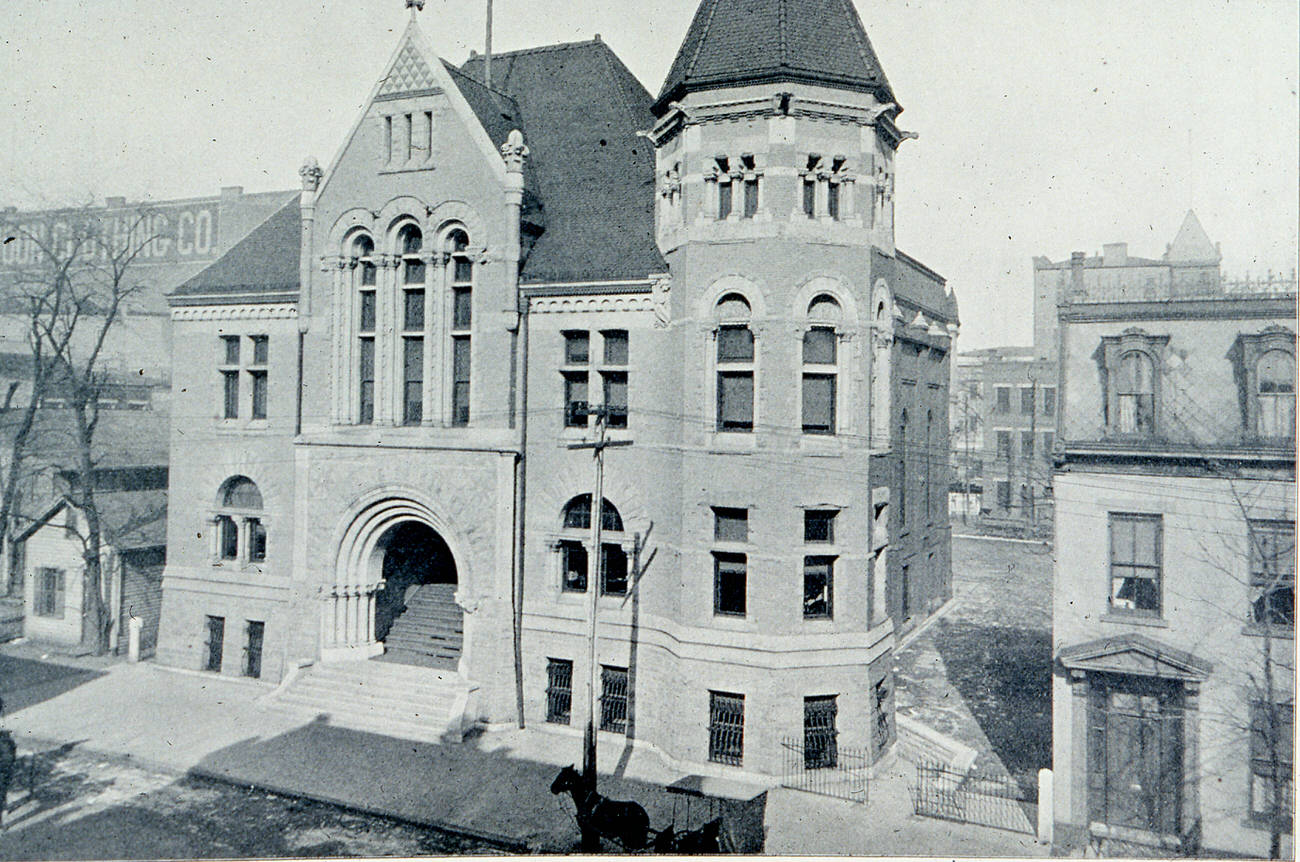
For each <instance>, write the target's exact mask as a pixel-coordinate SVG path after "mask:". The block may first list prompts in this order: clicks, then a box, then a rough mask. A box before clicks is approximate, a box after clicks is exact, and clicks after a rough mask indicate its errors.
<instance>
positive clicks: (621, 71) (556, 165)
mask: <svg viewBox="0 0 1300 862" xmlns="http://www.w3.org/2000/svg"><path fill="white" fill-rule="evenodd" d="M461 72H462V73H464V74H462V75H460V76H453V77H454V79H455V80H456V82H457V84H458V85H460V86H461V91H462V92H463V93H465V97H466V99H467V100H468V101H469V102H470V105H471V106H472V107H474V106H475V100H474V98H471V96H470V93H471V92H472V91H473V89H474V87H473V86H471V87H467V86H466V84H465V76H469V77H470V79H472V82H473V84H474V85H476V86H477V88H479V89H482V90H485V91H486V88H485V87H483V85H482V84H481V83H480V82H481V81H482V76H483V58H482V57H471V58H470V59H469V60H468V61H467V62H466V63H465V64H464V65H463V66H461ZM492 84H493V89H494V90H495V91H498V92H499V93H500V94H503V95H505V96H508V97H509V99H510V100H511V102H512V103H513V104H514V105H515V106H516V107H517V109H518V112H519V120H520V121H521V122H520V124H519V128H520V130H521V131H522V132H523V133H524V142H525V143H526V144H527V145H528V148H529V151H530V155H529V158H528V161H527V162H526V164H527V165H529V167H530V168H531V170H532V172H533V174H532V180H533V181H534V182H535V184H536V194H537V197H538V199H539V203H540V208H541V214H542V215H543V217H544V220H545V229H544V230H543V231H542V233H541V236H539V237H538V238H537V240H536V243H535V244H534V245H533V247H532V248H531V249H530V250H528V249H526V250H525V258H524V261H523V266H522V269H521V271H520V280H521V282H524V283H537V282H550V281H591V280H614V279H620V278H645V277H646V276H647V275H649V274H650V273H657V272H667V270H668V265H667V264H666V263H665V262H664V259H663V257H662V255H660V253H659V248H658V246H657V245H656V244H655V239H654V148H653V147H652V146H651V144H650V142H649V141H647V140H645V139H644V138H641V137H638V136H637V131H639V130H642V129H649V128H650V127H651V126H652V125H653V124H654V115H653V114H652V113H651V110H650V105H651V102H652V98H651V96H650V93H649V92H647V91H646V89H645V87H643V86H641V83H640V82H639V81H637V79H636V78H635V77H634V76H633V75H632V73H631V72H630V71H628V69H627V67H626V66H624V65H623V63H622V61H621V60H619V59H618V57H617V56H616V55H615V54H614V52H613V51H611V50H610V49H609V47H608V46H607V45H605V44H604V43H603V42H601V41H599V40H592V41H590V42H570V43H565V44H560V45H548V46H545V47H542V48H532V49H528V50H524V51H512V52H509V53H504V54H499V55H498V54H494V55H493V56H492ZM489 92H490V91H489ZM480 101H481V100H480ZM475 112H476V113H478V114H479V116H480V118H482V116H483V114H482V113H481V112H480V110H479V108H478V107H475ZM505 131H506V132H507V133H508V132H509V129H506V130H505ZM488 133H489V134H490V135H492V138H493V141H494V142H495V143H498V144H500V143H503V142H504V141H505V135H504V134H500V132H499V131H494V129H493V128H492V127H491V126H488ZM528 179H529V177H527V176H526V177H525V180H526V181H527V180H528Z"/></svg>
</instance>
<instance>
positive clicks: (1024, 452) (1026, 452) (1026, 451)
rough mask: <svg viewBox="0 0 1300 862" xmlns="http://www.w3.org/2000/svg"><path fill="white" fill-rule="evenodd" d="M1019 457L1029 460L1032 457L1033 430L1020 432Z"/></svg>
mask: <svg viewBox="0 0 1300 862" xmlns="http://www.w3.org/2000/svg"><path fill="white" fill-rule="evenodd" d="M1020 457H1021V458H1022V459H1023V460H1025V461H1029V460H1031V459H1032V458H1033V457H1034V432H1033V431H1021V432H1020Z"/></svg>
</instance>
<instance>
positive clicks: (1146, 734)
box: [1088, 674, 1183, 836]
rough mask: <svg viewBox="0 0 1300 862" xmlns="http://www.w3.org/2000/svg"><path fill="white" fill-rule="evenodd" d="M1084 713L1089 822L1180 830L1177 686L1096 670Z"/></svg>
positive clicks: (1163, 831)
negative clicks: (1086, 728)
mask: <svg viewBox="0 0 1300 862" xmlns="http://www.w3.org/2000/svg"><path fill="white" fill-rule="evenodd" d="M1095 677H1096V678H1095V679H1093V680H1091V691H1090V702H1089V710H1088V712H1089V715H1088V816H1089V819H1090V820H1091V821H1093V822H1098V823H1104V824H1106V825H1108V826H1123V827H1128V828H1132V829H1140V830H1143V831H1147V832H1153V833H1158V834H1162V835H1171V836H1176V835H1179V834H1180V829H1179V826H1180V819H1181V818H1180V811H1181V806H1182V784H1183V704H1182V685H1181V683H1176V682H1172V681H1169V680H1159V679H1148V678H1143V677H1125V676H1117V675H1110V674H1097V675H1095Z"/></svg>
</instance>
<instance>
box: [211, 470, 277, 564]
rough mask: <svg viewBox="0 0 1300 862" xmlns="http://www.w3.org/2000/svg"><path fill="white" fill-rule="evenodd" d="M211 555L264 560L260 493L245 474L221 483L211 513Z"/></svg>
mask: <svg viewBox="0 0 1300 862" xmlns="http://www.w3.org/2000/svg"><path fill="white" fill-rule="evenodd" d="M212 522H213V527H214V531H213V532H214V548H213V551H214V554H213V555H214V556H215V557H216V558H217V559H218V560H228V561H232V562H244V563H260V562H262V561H264V560H265V559H266V526H265V524H264V522H263V520H262V494H261V492H260V491H258V490H257V485H256V484H254V483H253V480H251V479H249V478H248V477H247V476H232V477H231V478H229V479H227V480H226V481H225V482H223V483H222V485H221V489H220V491H219V492H218V494H217V509H216V512H215V513H214V514H213V519H212Z"/></svg>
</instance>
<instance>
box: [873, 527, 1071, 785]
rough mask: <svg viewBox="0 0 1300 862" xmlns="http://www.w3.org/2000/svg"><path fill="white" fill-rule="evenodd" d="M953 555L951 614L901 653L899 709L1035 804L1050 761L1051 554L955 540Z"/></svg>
mask: <svg viewBox="0 0 1300 862" xmlns="http://www.w3.org/2000/svg"><path fill="white" fill-rule="evenodd" d="M952 553H953V563H952V567H953V595H954V598H953V601H952V603H951V605H950V606H949V607H948V609H947V610H946V612H945V613H944V614H943V615H942V616H941V617H939V618H938V619H935V620H933V621H932V622H931V623H930V624H929V625H928V626H927V627H926V628H925V629H924V630H923V631H922V632H921V633H920V635H919V636H917V637H916V638H915V640H913V641H911V642H910V643H908V644H907V645H906V646H905V647H904V648H903V649H901V650H900V651H899V652H898V654H897V658H896V666H897V668H898V692H897V708H898V711H899V712H900V713H902V714H905V715H907V716H909V717H911V718H914V719H916V720H918V721H920V722H921V723H922V724H925V725H926V726H928V727H930V728H933V729H934V730H937V731H939V732H941V733H943V734H946V735H948V736H950V737H953V738H955V739H957V740H958V741H960V742H962V743H965V744H966V745H969V746H970V747H972V748H974V749H975V750H976V751H977V752H978V757H977V758H976V761H975V763H976V768H977V769H980V770H983V771H991V772H994V773H997V774H1003V775H1005V774H1010V775H1011V776H1014V777H1015V778H1016V779H1017V781H1018V782H1019V783H1020V785H1021V787H1022V788H1023V789H1024V790H1026V791H1027V792H1029V793H1031V798H1032V793H1034V792H1036V787H1037V772H1038V770H1039V769H1040V768H1042V767H1045V766H1051V760H1052V696H1051V660H1052V646H1051V634H1052V619H1051V601H1052V556H1051V549H1050V548H1049V547H1047V546H1045V545H1042V544H1030V543H1024V542H1014V541H1002V540H989V539H974V538H961V537H955V538H954V539H953V543H952Z"/></svg>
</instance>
